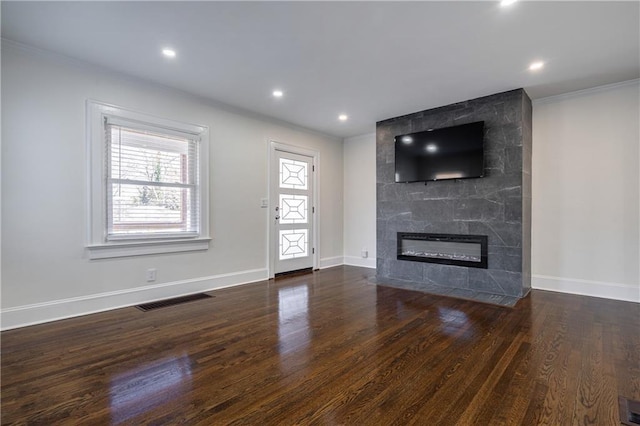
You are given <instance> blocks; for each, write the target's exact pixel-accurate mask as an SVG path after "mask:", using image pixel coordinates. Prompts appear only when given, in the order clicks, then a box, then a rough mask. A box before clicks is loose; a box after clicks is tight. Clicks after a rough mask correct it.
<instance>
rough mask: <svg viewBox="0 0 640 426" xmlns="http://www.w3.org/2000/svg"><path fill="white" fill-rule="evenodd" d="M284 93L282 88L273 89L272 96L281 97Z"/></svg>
mask: <svg viewBox="0 0 640 426" xmlns="http://www.w3.org/2000/svg"><path fill="white" fill-rule="evenodd" d="M283 95H284V93H283V92H282V90H274V91H273V97H274V98H281V97H282V96H283Z"/></svg>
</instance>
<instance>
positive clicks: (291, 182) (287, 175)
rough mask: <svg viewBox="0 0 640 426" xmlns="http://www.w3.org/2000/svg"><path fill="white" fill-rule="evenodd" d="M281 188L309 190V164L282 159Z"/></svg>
mask: <svg viewBox="0 0 640 426" xmlns="http://www.w3.org/2000/svg"><path fill="white" fill-rule="evenodd" d="M279 169H280V188H290V189H307V181H308V179H307V178H308V173H309V167H308V164H307V163H305V162H302V161H296V160H290V159H288V158H281V159H280V167H279Z"/></svg>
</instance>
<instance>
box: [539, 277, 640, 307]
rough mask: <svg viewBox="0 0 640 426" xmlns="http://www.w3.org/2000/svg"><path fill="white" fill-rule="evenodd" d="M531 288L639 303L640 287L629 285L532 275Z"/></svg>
mask: <svg viewBox="0 0 640 426" xmlns="http://www.w3.org/2000/svg"><path fill="white" fill-rule="evenodd" d="M531 288H534V289H539V290H549V291H558V292H561V293H570V294H579V295H582V296H592V297H602V298H605V299H614V300H624V301H627V302H637V303H640V286H633V285H630V284H620V283H608V282H602V281H590V280H582V279H578V278H561V277H551V276H548V275H532V276H531Z"/></svg>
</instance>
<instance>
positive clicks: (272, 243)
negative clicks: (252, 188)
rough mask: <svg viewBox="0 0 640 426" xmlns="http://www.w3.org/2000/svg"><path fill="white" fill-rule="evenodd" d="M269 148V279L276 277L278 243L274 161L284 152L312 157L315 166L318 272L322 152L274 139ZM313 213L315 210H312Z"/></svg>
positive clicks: (314, 232)
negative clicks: (277, 154) (273, 200)
mask: <svg viewBox="0 0 640 426" xmlns="http://www.w3.org/2000/svg"><path fill="white" fill-rule="evenodd" d="M267 146H268V155H267V158H268V165H267V197H268V198H267V200H268V207H267V210H268V212H267V223H268V226H267V233H268V235H267V269H268V272H269V279H271V278H273V277H274V276H275V259H276V252H277V250H276V245H277V242H278V237H277V235H276V223H275V220H274V219H273V216H274V214H275V207H276V205H274V204H273V202H272V199H273V196H274V194H273V188H272V185H273V183H274V182H273V181H272V180H273V174H274V173H275V170H273V160H274V158H275V155H276V151H284V152H289V153H292V154H298V155H305V156H307V157H311V164H312V166H313V170H312V173H313V179H312V181H313V184H312V187H313V199H312V207H315V212H314V213H312V214H313V225H312V227H311V235H312V241H313V247H312V249H314V250H312V254H311V257H312V259H313V269H314V270H316V269H318V268H319V265H320V235H319V234H320V232H319V229H320V223H319V222H320V196H319V195H320V152H319V151H316V150H313V149H309V148H303V147H300V146H296V145H289V144H284V143H281V142H277V141H275V140H273V139H269V140H267ZM312 211H313V210H312Z"/></svg>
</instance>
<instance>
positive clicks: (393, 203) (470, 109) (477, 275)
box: [375, 89, 532, 306]
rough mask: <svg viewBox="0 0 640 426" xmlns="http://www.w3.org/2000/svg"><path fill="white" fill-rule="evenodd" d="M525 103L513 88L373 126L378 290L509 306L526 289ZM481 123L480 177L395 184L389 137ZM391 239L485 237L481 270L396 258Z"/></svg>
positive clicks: (528, 225)
mask: <svg viewBox="0 0 640 426" xmlns="http://www.w3.org/2000/svg"><path fill="white" fill-rule="evenodd" d="M531 114H532V110H531V100H530V99H529V97H528V96H527V94H526V93H525V91H524V90H522V89H517V90H512V91H509V92H504V93H498V94H495V95H491V96H486V97H482V98H478V99H473V100H469V101H465V102H460V103H456V104H452V105H447V106H444V107H440V108H435V109H430V110H426V111H421V112H417V113H414V114H409V115H405V116H401V117H396V118H391V119H388V120H384V121H380V122H378V123H377V126H376V170H377V237H376V240H377V253H378V257H377V276H376V280H375V281H376V283H377V284H378V285H389V286H394V287H402V288H408V289H412V290H419V291H425V292H430V293H437V294H445V295H450V296H455V297H462V298H467V299H475V300H479V301H484V302H490V303H497V304H503V305H509V306H512V305H513V304H515V302H516V301H517V300H518V299H519V298H521V297H524V296H526V295H527V294H528V293H529V290H530V288H531V260H530V259H531V122H532V115H531ZM481 120H483V121H484V122H485V130H484V132H485V136H484V153H485V154H484V155H485V160H484V161H485V177H483V178H477V179H457V180H445V181H437V182H428V183H427V185H425V184H424V183H419V182H416V183H395V182H394V173H395V158H394V137H395V136H396V135H401V134H405V133H412V132H419V131H422V130H428V129H437V128H442V127H449V126H455V125H458V124H465V123H471V122H474V121H481ZM398 232H426V233H438V234H465V235H466V234H475V235H486V236H487V237H488V267H487V269H480V268H468V267H463V266H453V265H442V264H433V263H424V262H413V261H407V260H398V259H397V241H396V236H397V233H398Z"/></svg>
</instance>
